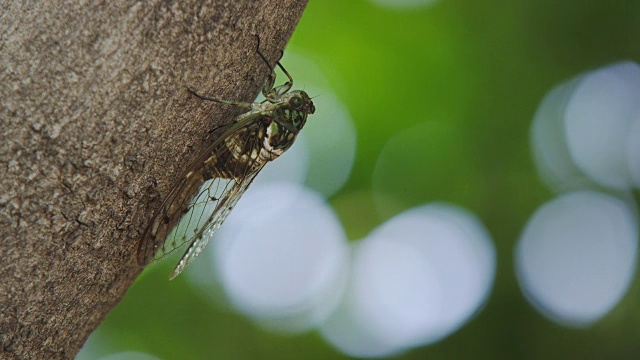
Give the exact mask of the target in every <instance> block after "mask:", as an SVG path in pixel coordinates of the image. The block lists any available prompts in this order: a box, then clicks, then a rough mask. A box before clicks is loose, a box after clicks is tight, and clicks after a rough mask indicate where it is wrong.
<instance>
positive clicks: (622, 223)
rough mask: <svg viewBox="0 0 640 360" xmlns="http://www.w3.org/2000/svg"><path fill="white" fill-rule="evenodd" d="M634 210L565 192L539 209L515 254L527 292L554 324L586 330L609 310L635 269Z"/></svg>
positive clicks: (606, 199) (588, 194)
mask: <svg viewBox="0 0 640 360" xmlns="http://www.w3.org/2000/svg"><path fill="white" fill-rule="evenodd" d="M637 242H638V229H637V220H636V217H635V212H634V211H633V210H632V209H631V208H630V207H629V206H628V204H627V203H625V202H624V201H622V200H620V199H618V198H615V197H612V196H609V195H605V194H601V193H596V192H591V191H581V192H573V193H568V194H565V195H563V196H561V197H559V198H557V199H554V200H552V201H550V202H548V203H547V204H545V205H543V206H542V207H540V208H539V209H538V210H537V211H536V213H535V214H534V215H533V217H532V218H531V219H530V220H529V223H528V224H527V226H526V228H525V230H524V232H523V234H522V236H521V238H520V241H519V243H518V246H517V248H516V251H515V257H516V271H517V274H518V279H519V282H520V286H521V288H522V291H523V292H524V293H525V295H526V296H527V298H528V299H529V300H530V301H531V302H532V304H533V305H534V306H535V307H536V308H537V309H538V310H539V311H541V312H542V313H543V314H544V315H545V316H547V317H548V318H550V319H551V320H553V321H556V322H558V323H561V324H564V325H570V326H585V325H588V324H590V323H592V322H594V321H597V320H598V319H600V318H601V317H602V316H604V315H605V314H606V313H607V312H609V311H610V310H611V309H612V308H613V307H614V306H615V305H616V304H617V303H618V301H619V300H620V299H621V298H622V296H623V295H624V294H625V292H626V290H627V288H628V286H629V283H630V282H631V280H632V278H633V274H634V272H635V269H636V251H637Z"/></svg>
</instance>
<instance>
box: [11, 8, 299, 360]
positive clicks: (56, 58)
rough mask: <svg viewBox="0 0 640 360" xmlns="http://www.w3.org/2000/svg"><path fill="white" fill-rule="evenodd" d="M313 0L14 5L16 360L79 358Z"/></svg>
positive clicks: (13, 288)
mask: <svg viewBox="0 0 640 360" xmlns="http://www.w3.org/2000/svg"><path fill="white" fill-rule="evenodd" d="M305 5H306V0H234V1H225V0H211V1H195V0H185V1H177V0H176V1H171V0H168V1H158V0H151V1H139V2H138V1H114V2H103V1H85V2H81V1H69V2H68V3H66V4H63V3H61V2H58V1H42V2H34V3H31V2H29V1H25V2H19V1H14V0H6V1H0V119H1V121H2V123H1V126H2V128H1V130H2V138H1V139H0V358H2V359H4V358H42V359H52V358H72V357H73V356H74V355H75V354H76V353H77V351H78V350H79V349H80V347H81V346H82V344H83V343H84V341H85V340H86V339H87V337H88V336H89V334H90V333H91V332H92V331H93V330H94V329H95V328H96V327H97V326H98V325H99V324H100V322H101V321H102V320H103V319H104V317H105V316H106V314H107V313H108V312H109V311H110V309H111V308H112V307H113V306H114V305H115V304H116V303H117V302H118V301H119V300H120V299H121V298H122V297H123V296H124V294H125V293H126V291H127V288H128V287H129V286H130V285H131V283H132V282H133V281H134V279H135V278H136V276H137V275H138V274H139V273H140V272H141V270H142V268H141V267H140V266H138V264H137V262H136V254H135V252H136V247H137V244H138V241H139V240H140V239H139V236H140V233H141V231H142V230H143V228H144V226H145V225H146V223H147V221H148V219H149V217H150V216H151V214H152V213H153V210H155V208H156V207H157V206H158V205H159V204H160V200H161V199H162V197H163V196H164V195H166V193H167V191H168V189H169V188H170V186H171V184H172V183H173V182H174V181H175V180H176V176H178V174H180V173H181V171H183V170H184V168H186V166H187V165H188V163H189V159H190V158H191V157H192V156H193V155H194V154H196V153H197V152H198V151H199V150H202V149H203V148H205V147H206V144H207V141H210V140H211V139H210V137H209V136H207V133H208V131H209V130H211V129H213V128H214V127H215V126H216V125H219V124H222V123H224V122H228V121H231V119H232V118H233V117H234V116H235V115H237V114H238V109H235V108H233V107H231V106H225V105H221V104H209V103H203V102H202V101H201V100H199V99H197V98H195V97H193V96H191V95H190V94H189V93H188V91H187V86H189V87H192V88H193V89H196V90H197V91H199V92H200V93H203V94H208V95H210V96H214V97H217V98H222V99H229V100H240V101H251V100H253V98H255V96H256V95H257V93H258V91H259V89H260V87H261V86H262V84H263V81H264V80H265V78H266V75H267V73H268V71H269V69H268V68H267V67H266V66H265V65H264V63H262V62H261V61H260V59H259V57H258V56H257V54H256V52H255V46H256V38H255V36H254V34H257V35H259V36H260V38H261V40H262V46H261V49H262V51H263V53H265V55H266V56H267V57H268V58H270V59H273V61H274V62H275V60H276V59H277V57H278V56H279V55H280V50H281V49H283V48H284V46H285V44H286V42H287V41H288V39H289V37H290V35H291V33H292V32H293V29H294V27H295V25H296V23H297V21H298V19H299V17H300V16H301V14H302V11H303V9H304V7H305Z"/></svg>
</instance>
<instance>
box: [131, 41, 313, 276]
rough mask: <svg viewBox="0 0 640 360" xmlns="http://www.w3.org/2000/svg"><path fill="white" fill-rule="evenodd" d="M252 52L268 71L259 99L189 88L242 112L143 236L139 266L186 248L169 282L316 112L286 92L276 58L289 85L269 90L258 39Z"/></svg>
mask: <svg viewBox="0 0 640 360" xmlns="http://www.w3.org/2000/svg"><path fill="white" fill-rule="evenodd" d="M256 52H257V53H258V55H259V56H260V58H261V59H262V61H263V62H264V63H265V64H267V66H268V67H269V68H270V69H271V73H270V74H269V77H268V78H267V81H266V82H265V84H264V86H263V88H262V94H263V95H264V98H265V99H264V101H262V102H254V103H246V102H234V101H226V100H219V99H215V98H212V97H208V96H203V95H199V94H198V93H197V92H195V91H193V90H191V89H189V91H190V92H191V94H193V95H194V96H196V97H197V98H199V99H201V100H204V101H213V102H217V103H222V104H228V105H234V106H238V107H241V108H245V109H247V112H245V113H243V114H241V115H240V116H238V117H237V118H236V119H234V121H233V122H232V123H230V124H229V125H226V126H224V127H223V128H221V129H219V130H218V131H219V134H221V135H220V136H218V137H217V138H216V139H215V140H214V141H213V142H212V143H211V144H210V145H209V146H208V147H207V149H206V150H205V151H204V152H202V153H200V154H199V155H198V156H197V158H196V159H195V160H194V161H192V162H191V163H190V165H189V166H188V167H187V169H186V171H185V172H184V173H183V174H182V175H181V176H180V178H179V179H178V181H177V182H176V183H175V184H174V185H173V187H172V188H171V191H170V192H169V194H168V195H167V197H166V198H165V199H164V200H163V202H162V204H161V205H160V208H159V209H158V210H157V211H156V212H155V213H154V214H153V217H152V218H151V220H150V221H149V224H148V225H147V227H146V228H145V230H144V232H143V234H142V239H141V241H140V245H139V248H138V262H139V263H140V264H141V265H143V266H144V265H146V264H148V263H150V262H151V261H153V260H158V259H160V258H162V257H164V256H166V255H168V254H170V253H172V252H174V251H175V250H177V249H178V248H180V247H181V246H182V245H184V244H189V245H188V247H187V249H186V251H185V253H184V255H183V256H182V258H181V259H180V261H179V262H178V264H177V265H176V267H175V269H174V270H173V273H172V274H171V277H170V279H173V278H175V277H176V276H178V275H179V274H180V273H181V272H182V271H183V270H184V269H185V267H186V266H187V265H189V264H190V263H191V262H192V261H193V259H194V258H195V257H196V256H198V254H199V253H200V252H201V251H202V249H203V248H204V246H205V245H206V244H207V242H208V241H209V240H210V239H211V237H212V236H213V234H214V233H215V232H216V231H217V230H218V228H219V227H220V225H222V223H223V222H224V220H225V219H226V218H227V216H228V215H229V213H230V212H231V210H232V209H233V207H234V206H235V205H236V203H237V202H238V200H239V199H240V197H241V196H242V194H244V192H245V191H246V190H247V188H248V187H249V185H251V183H252V182H253V180H254V179H255V178H256V176H257V175H258V173H260V170H262V168H264V166H265V165H266V164H267V163H268V162H270V161H273V160H275V159H276V158H277V157H279V156H280V155H282V154H283V153H284V152H285V151H287V149H289V148H290V147H291V145H293V142H294V141H295V140H296V137H297V135H298V133H299V132H300V130H301V129H302V128H303V127H304V125H305V123H306V121H307V116H308V115H310V114H313V113H314V112H315V107H314V105H313V102H312V101H311V98H310V97H309V95H307V93H305V92H304V91H301V90H291V88H292V87H293V78H292V77H291V75H290V74H289V73H288V72H287V70H285V68H284V67H283V66H282V64H281V63H280V60H278V61H276V65H277V66H278V67H279V68H280V69H281V70H282V72H283V73H284V74H285V75H286V76H287V78H288V81H287V82H286V83H284V84H282V85H279V86H275V87H274V85H275V81H276V73H275V66H271V65H270V64H269V61H268V60H267V58H266V57H265V56H264V55H263V54H262V52H261V51H260V38H259V37H258V45H257V50H256ZM280 58H282V55H281V56H280ZM205 182H207V185H205V186H203V184H204V183H205ZM211 209H213V210H212V211H211ZM172 230H173V231H172Z"/></svg>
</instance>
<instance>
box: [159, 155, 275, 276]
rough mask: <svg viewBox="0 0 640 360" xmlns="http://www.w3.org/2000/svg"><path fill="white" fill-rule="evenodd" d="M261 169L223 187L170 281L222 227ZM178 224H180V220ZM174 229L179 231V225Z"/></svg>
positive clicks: (214, 181) (216, 180)
mask: <svg viewBox="0 0 640 360" xmlns="http://www.w3.org/2000/svg"><path fill="white" fill-rule="evenodd" d="M262 167H263V166H262ZM262 167H260V169H258V170H257V171H255V172H253V173H251V174H249V175H248V176H245V177H242V178H240V179H239V180H238V181H236V180H231V182H232V183H233V184H232V185H231V186H230V187H229V185H228V184H227V185H225V187H224V189H225V191H223V192H222V198H220V199H219V200H218V201H217V202H216V205H215V209H214V210H213V212H212V213H211V216H209V217H208V218H207V219H206V221H205V223H204V224H202V226H200V230H199V231H198V232H197V234H196V236H195V237H194V239H193V241H191V244H190V245H189V248H188V249H187V251H186V252H185V253H184V255H183V256H182V258H181V259H180V262H178V265H176V268H175V269H174V270H173V272H172V273H171V276H170V277H169V279H170V280H171V279H173V278H175V277H176V276H178V275H179V274H180V273H181V272H182V270H184V269H185V268H186V267H187V266H188V265H189V264H190V263H191V262H192V261H193V259H195V257H196V256H198V255H199V254H200V252H201V251H202V249H203V248H204V247H205V246H206V245H207V243H208V242H209V240H211V238H212V237H213V235H214V234H215V233H216V231H217V230H218V229H219V228H220V225H222V223H223V222H224V220H225V219H226V218H227V216H228V215H229V213H231V210H233V208H234V207H235V206H236V204H237V203H238V200H240V197H242V194H244V192H245V191H246V190H247V188H248V187H249V185H251V183H252V182H253V179H255V177H256V176H257V175H258V173H259V172H260V170H262ZM220 180H221V179H215V180H213V183H214V184H215V183H216V182H218V181H220ZM227 187H228V189H227ZM185 217H186V216H185ZM180 223H182V220H181V221H180ZM176 229H177V230H178V229H179V225H178V228H176Z"/></svg>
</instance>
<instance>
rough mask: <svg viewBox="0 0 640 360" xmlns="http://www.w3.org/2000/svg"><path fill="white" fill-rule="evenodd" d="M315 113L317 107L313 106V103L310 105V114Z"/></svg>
mask: <svg viewBox="0 0 640 360" xmlns="http://www.w3.org/2000/svg"><path fill="white" fill-rule="evenodd" d="M314 112H316V107H315V105H313V103H310V104H309V114H313V113H314Z"/></svg>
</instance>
